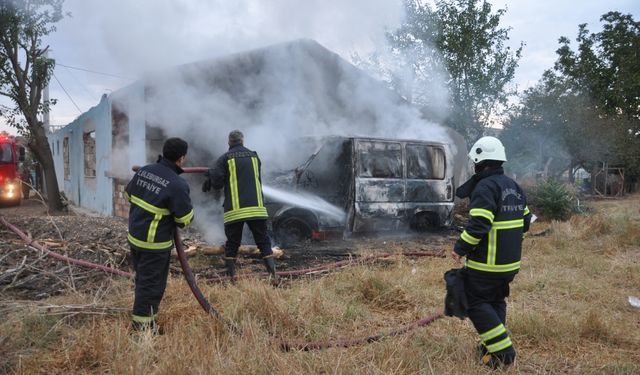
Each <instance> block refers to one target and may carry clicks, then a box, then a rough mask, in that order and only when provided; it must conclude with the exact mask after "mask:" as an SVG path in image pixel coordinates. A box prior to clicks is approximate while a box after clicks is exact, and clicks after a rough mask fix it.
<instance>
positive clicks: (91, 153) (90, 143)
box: [82, 130, 96, 177]
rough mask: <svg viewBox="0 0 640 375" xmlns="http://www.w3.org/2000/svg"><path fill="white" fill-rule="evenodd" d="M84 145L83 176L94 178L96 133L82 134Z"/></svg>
mask: <svg viewBox="0 0 640 375" xmlns="http://www.w3.org/2000/svg"><path fill="white" fill-rule="evenodd" d="M82 140H83V143H84V176H85V177H96V131H95V130H92V131H90V132H86V133H83V134H82Z"/></svg>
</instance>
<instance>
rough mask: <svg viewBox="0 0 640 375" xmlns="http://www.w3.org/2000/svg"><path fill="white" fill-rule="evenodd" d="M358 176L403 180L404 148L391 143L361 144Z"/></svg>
mask: <svg viewBox="0 0 640 375" xmlns="http://www.w3.org/2000/svg"><path fill="white" fill-rule="evenodd" d="M358 156H359V158H358V159H359V163H358V175H359V176H360V177H371V178H402V146H401V145H400V143H391V142H360V144H359V155H358Z"/></svg>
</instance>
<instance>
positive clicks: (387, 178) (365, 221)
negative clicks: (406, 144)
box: [352, 139, 405, 232]
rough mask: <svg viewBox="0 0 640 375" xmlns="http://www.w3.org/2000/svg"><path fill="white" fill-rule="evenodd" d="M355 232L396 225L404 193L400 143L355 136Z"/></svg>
mask: <svg viewBox="0 0 640 375" xmlns="http://www.w3.org/2000/svg"><path fill="white" fill-rule="evenodd" d="M354 147H355V160H356V163H355V202H354V204H355V215H354V219H353V228H352V230H353V231H354V232H357V231H370V230H390V229H397V228H398V227H399V226H400V225H401V220H402V216H403V212H402V202H403V201H404V195H405V181H404V178H403V170H404V166H403V163H402V144H401V143H400V142H393V141H381V140H364V139H363V140H358V139H356V140H355V145H354Z"/></svg>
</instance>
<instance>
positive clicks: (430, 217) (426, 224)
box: [410, 212, 440, 232]
mask: <svg viewBox="0 0 640 375" xmlns="http://www.w3.org/2000/svg"><path fill="white" fill-rule="evenodd" d="M410 226H411V229H413V230H415V231H416V232H434V231H436V230H438V229H439V228H440V219H439V218H438V215H437V214H436V213H435V212H420V213H418V214H416V215H415V216H414V217H413V219H412V220H411V224H410Z"/></svg>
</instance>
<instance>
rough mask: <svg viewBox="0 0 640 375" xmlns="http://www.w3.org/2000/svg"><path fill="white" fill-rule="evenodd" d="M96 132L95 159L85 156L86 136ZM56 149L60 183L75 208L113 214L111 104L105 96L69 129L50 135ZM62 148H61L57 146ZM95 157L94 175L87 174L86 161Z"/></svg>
mask: <svg viewBox="0 0 640 375" xmlns="http://www.w3.org/2000/svg"><path fill="white" fill-rule="evenodd" d="M91 131H95V156H90V157H85V141H84V138H85V137H90V136H89V133H90V132H91ZM65 138H68V139H69V140H68V145H69V146H68V147H69V150H68V152H69V163H68V176H66V177H67V178H65V173H64V168H65V162H64V153H65V152H64V143H65V142H64V139H65ZM49 142H50V143H51V144H52V145H54V146H55V151H54V153H53V154H54V155H53V158H54V163H55V166H56V175H57V177H58V184H59V186H60V187H61V189H62V190H63V191H64V193H65V195H66V196H67V198H68V199H69V200H70V201H71V202H72V203H73V204H75V205H77V206H80V207H84V208H87V209H90V210H92V211H95V212H98V213H100V214H103V215H111V214H112V212H113V202H112V198H111V197H112V195H113V184H112V182H111V179H110V178H109V177H107V176H106V172H107V171H109V170H110V169H111V103H110V101H109V99H108V98H107V96H106V95H103V96H102V99H101V100H100V103H98V105H97V106H95V107H93V108H91V109H90V110H88V111H87V112H85V113H83V114H82V115H80V117H78V118H77V119H76V120H74V121H73V122H72V123H70V124H69V125H67V126H66V127H64V128H62V129H60V130H58V131H56V132H55V133H53V134H50V135H49ZM58 145H59V146H58ZM93 157H95V176H90V175H89V176H87V175H85V163H86V161H87V159H92V158H93Z"/></svg>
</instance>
